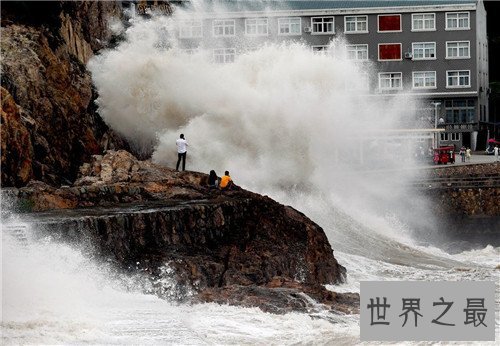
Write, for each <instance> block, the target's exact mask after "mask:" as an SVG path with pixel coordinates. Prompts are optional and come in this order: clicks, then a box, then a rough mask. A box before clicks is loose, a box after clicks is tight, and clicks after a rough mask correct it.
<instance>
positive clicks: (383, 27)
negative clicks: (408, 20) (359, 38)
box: [378, 15, 401, 31]
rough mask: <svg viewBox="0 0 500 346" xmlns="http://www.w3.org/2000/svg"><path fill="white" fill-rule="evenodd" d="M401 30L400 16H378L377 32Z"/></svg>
mask: <svg viewBox="0 0 500 346" xmlns="http://www.w3.org/2000/svg"><path fill="white" fill-rule="evenodd" d="M399 30H401V16H400V15H392V16H379V17H378V31H399Z"/></svg>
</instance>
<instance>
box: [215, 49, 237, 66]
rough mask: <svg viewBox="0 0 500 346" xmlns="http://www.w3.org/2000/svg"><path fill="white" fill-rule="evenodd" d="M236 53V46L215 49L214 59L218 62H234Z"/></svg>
mask: <svg viewBox="0 0 500 346" xmlns="http://www.w3.org/2000/svg"><path fill="white" fill-rule="evenodd" d="M235 55H236V53H235V49H234V48H217V49H214V61H215V62H216V63H218V64H225V63H230V62H234V57H235Z"/></svg>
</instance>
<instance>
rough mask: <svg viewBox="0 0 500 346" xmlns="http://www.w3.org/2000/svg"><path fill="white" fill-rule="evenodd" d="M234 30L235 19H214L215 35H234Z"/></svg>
mask: <svg viewBox="0 0 500 346" xmlns="http://www.w3.org/2000/svg"><path fill="white" fill-rule="evenodd" d="M234 32H235V23H234V20H233V19H224V20H214V36H234Z"/></svg>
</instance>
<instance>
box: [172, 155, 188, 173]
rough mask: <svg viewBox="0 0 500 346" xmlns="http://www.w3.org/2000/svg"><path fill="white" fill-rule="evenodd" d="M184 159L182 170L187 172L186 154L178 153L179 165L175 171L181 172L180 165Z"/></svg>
mask: <svg viewBox="0 0 500 346" xmlns="http://www.w3.org/2000/svg"><path fill="white" fill-rule="evenodd" d="M181 159H182V170H183V171H185V170H186V153H182V154H181V153H177V165H176V166H175V170H176V171H178V170H179V163H181Z"/></svg>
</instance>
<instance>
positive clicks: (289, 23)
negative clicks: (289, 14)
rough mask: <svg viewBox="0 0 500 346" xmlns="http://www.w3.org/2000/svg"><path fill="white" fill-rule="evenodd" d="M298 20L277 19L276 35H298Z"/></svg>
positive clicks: (299, 30)
mask: <svg viewBox="0 0 500 346" xmlns="http://www.w3.org/2000/svg"><path fill="white" fill-rule="evenodd" d="M300 33H301V27H300V18H279V19H278V35H300Z"/></svg>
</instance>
